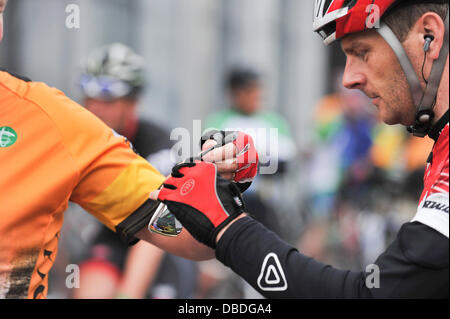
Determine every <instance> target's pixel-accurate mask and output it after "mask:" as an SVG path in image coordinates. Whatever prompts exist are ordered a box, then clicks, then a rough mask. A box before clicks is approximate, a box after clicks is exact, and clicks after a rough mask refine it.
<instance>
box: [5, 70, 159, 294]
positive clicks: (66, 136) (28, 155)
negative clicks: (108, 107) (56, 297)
mask: <svg viewBox="0 0 450 319" xmlns="http://www.w3.org/2000/svg"><path fill="white" fill-rule="evenodd" d="M0 163H1V165H2V169H1V172H2V173H1V175H0V298H45V297H46V295H47V281H48V273H49V270H50V268H51V266H52V264H53V261H54V260H55V257H56V253H57V244H58V238H59V236H60V229H61V226H62V223H63V212H64V211H65V210H66V208H67V206H68V202H69V200H70V201H73V202H75V203H77V204H79V205H80V206H82V207H83V208H84V209H85V210H87V211H88V212H89V213H91V214H92V215H94V216H95V217H96V218H98V219H99V220H100V221H101V222H102V223H103V224H105V225H106V226H107V227H109V228H110V229H112V230H114V231H116V232H118V233H119V234H120V235H121V237H122V238H123V239H124V240H126V241H128V242H130V241H131V240H133V239H134V235H135V233H136V232H137V231H139V230H140V229H141V228H142V227H143V226H145V222H146V219H149V218H150V215H151V213H152V212H153V207H154V203H152V202H151V201H149V200H148V196H149V194H150V192H151V191H153V190H155V189H157V188H158V187H159V186H160V185H161V184H162V183H163V181H164V179H165V178H164V176H162V175H161V174H160V173H159V172H158V171H157V170H156V169H154V168H153V167H152V166H151V165H150V164H149V163H148V162H146V161H145V160H144V159H143V158H141V157H140V156H138V155H137V154H136V153H135V152H133V150H132V149H131V147H130V144H129V143H128V142H127V141H126V139H125V138H124V137H122V136H120V135H118V134H115V133H114V132H113V131H112V130H111V129H110V128H108V127H107V126H106V125H105V124H104V123H103V122H102V121H101V120H99V119H98V118H97V117H95V116H94V115H93V114H92V113H90V112H89V111H87V110H86V109H84V108H83V107H81V106H80V105H78V104H77V103H75V102H73V101H72V100H70V99H69V98H67V97H66V96H65V95H64V94H63V93H62V92H60V91H58V90H56V89H54V88H50V87H48V86H46V85H45V84H43V83H36V82H30V81H26V80H23V79H19V78H17V77H14V76H12V75H10V74H9V73H6V72H2V71H0Z"/></svg>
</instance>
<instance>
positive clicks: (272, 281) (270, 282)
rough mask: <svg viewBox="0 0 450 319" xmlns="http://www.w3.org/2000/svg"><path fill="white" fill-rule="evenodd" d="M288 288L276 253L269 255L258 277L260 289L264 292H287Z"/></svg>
mask: <svg viewBox="0 0 450 319" xmlns="http://www.w3.org/2000/svg"><path fill="white" fill-rule="evenodd" d="M287 286H288V285H287V281H286V276H285V275H284V271H283V268H281V263H280V260H279V259H278V256H277V255H276V254H275V253H269V254H267V256H266V257H265V258H264V261H263V264H262V267H261V273H260V274H259V277H258V287H259V288H260V289H261V290H264V291H285V290H286V289H287Z"/></svg>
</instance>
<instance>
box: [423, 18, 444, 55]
mask: <svg viewBox="0 0 450 319" xmlns="http://www.w3.org/2000/svg"><path fill="white" fill-rule="evenodd" d="M417 23H418V25H417V27H418V29H419V32H420V33H421V34H422V36H423V45H425V43H426V41H427V40H426V39H427V37H428V38H430V37H431V39H432V41H430V40H428V42H429V46H428V51H427V56H428V57H429V58H430V59H432V60H436V59H437V58H438V57H439V53H440V51H441V48H442V45H443V43H444V35H445V25H444V21H443V20H442V18H441V17H440V16H439V15H438V14H437V13H434V12H427V13H425V14H424V15H423V16H422V17H421V18H420V19H419V21H417Z"/></svg>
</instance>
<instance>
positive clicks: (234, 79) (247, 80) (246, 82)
mask: <svg viewBox="0 0 450 319" xmlns="http://www.w3.org/2000/svg"><path fill="white" fill-rule="evenodd" d="M259 81H260V75H259V74H258V73H257V72H256V71H254V70H251V69H248V68H233V69H231V71H230V72H228V75H227V77H226V83H225V85H226V87H227V89H229V90H230V91H234V90H238V89H245V88H248V87H250V86H254V85H258V84H259Z"/></svg>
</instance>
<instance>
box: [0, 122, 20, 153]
mask: <svg viewBox="0 0 450 319" xmlns="http://www.w3.org/2000/svg"><path fill="white" fill-rule="evenodd" d="M16 141H17V133H16V132H15V131H14V130H13V129H12V128H10V127H9V126H1V127H0V148H4V147H8V146H11V145H13V144H14V143H15V142H16Z"/></svg>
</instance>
